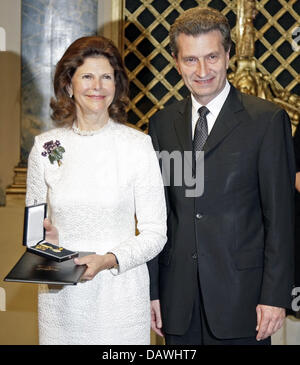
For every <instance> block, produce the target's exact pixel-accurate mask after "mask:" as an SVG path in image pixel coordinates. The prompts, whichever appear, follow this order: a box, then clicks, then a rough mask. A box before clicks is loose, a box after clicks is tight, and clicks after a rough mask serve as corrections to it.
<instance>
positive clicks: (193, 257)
mask: <svg viewBox="0 0 300 365" xmlns="http://www.w3.org/2000/svg"><path fill="white" fill-rule="evenodd" d="M192 259H194V260H196V259H197V254H196V252H194V253H193V254H192Z"/></svg>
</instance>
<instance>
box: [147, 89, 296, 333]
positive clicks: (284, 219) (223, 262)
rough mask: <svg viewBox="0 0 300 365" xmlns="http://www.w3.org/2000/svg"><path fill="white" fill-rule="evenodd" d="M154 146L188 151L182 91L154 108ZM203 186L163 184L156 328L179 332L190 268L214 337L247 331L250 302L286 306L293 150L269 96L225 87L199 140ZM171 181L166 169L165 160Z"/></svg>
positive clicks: (155, 268) (188, 305)
mask: <svg viewBox="0 0 300 365" xmlns="http://www.w3.org/2000/svg"><path fill="white" fill-rule="evenodd" d="M149 134H150V135H151V137H152V140H153V145H154V148H155V150H157V151H168V152H170V153H171V152H172V151H181V152H183V151H191V150H192V137H191V135H192V134H191V99H190V98H188V99H185V100H183V101H180V102H176V103H174V104H173V105H171V106H169V107H166V108H165V109H163V110H162V111H159V112H158V113H156V114H155V115H154V117H153V118H152V119H151V121H150V124H149ZM204 151H205V165H204V193H203V195H202V196H201V197H198V198H187V197H186V196H185V193H186V189H187V188H188V187H187V186H185V185H184V184H183V186H174V184H172V183H171V186H168V187H166V200H167V204H168V241H167V244H166V246H165V248H164V250H163V251H162V252H161V254H160V255H159V257H158V258H156V259H154V260H153V261H151V262H150V263H149V272H150V280H151V297H152V299H160V301H161V309H162V320H163V329H164V331H165V332H166V333H170V334H178V335H179V334H183V333H184V332H185V331H186V330H187V328H188V325H189V321H190V318H191V314H192V307H193V300H194V295H195V290H197V273H198V275H199V280H200V285H201V291H202V295H203V302H204V307H205V312H206V316H207V319H208V323H209V326H210V328H211V330H212V332H213V334H214V335H215V336H216V337H218V338H224V339H225V338H238V337H248V336H255V335H256V331H255V327H256V306H257V304H266V305H272V306H278V307H290V305H291V290H292V285H293V229H294V228H293V216H294V213H293V205H294V201H293V194H294V180H295V168H294V156H293V146H292V138H291V129H290V121H289V118H288V116H287V114H286V112H285V111H284V110H282V109H280V108H279V107H278V106H276V105H275V104H273V103H270V102H267V101H265V100H262V99H259V98H256V97H253V96H249V95H245V94H241V93H240V92H239V91H237V90H236V89H235V88H233V87H231V91H230V93H229V96H228V98H227V99H226V101H225V104H224V106H223V108H222V110H221V112H220V114H219V116H218V118H217V120H216V122H215V125H214V127H213V129H212V131H211V133H210V135H209V137H208V139H207V141H206V144H205V146H204ZM170 174H171V181H172V176H173V174H174V171H172V169H171V173H170Z"/></svg>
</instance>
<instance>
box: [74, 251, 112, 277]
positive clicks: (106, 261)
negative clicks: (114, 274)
mask: <svg viewBox="0 0 300 365" xmlns="http://www.w3.org/2000/svg"><path fill="white" fill-rule="evenodd" d="M74 263H75V264H76V265H86V266H87V269H86V270H85V272H84V274H83V275H82V277H81V280H92V279H93V278H94V277H95V276H96V275H97V274H98V272H100V271H102V270H107V269H111V268H112V267H114V266H115V265H117V259H116V256H115V255H114V254H112V253H107V254H105V255H88V256H84V257H80V258H75V259H74Z"/></svg>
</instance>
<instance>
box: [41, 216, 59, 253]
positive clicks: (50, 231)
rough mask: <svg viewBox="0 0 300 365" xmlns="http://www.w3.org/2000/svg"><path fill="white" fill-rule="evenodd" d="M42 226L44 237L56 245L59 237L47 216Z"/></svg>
mask: <svg viewBox="0 0 300 365" xmlns="http://www.w3.org/2000/svg"><path fill="white" fill-rule="evenodd" d="M44 228H45V230H46V238H45V240H46V241H47V242H50V243H53V244H54V245H57V246H58V242H59V237H58V230H57V228H56V227H54V226H53V225H52V223H51V221H50V219H49V218H45V219H44Z"/></svg>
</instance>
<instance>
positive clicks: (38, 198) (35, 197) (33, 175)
mask: <svg viewBox="0 0 300 365" xmlns="http://www.w3.org/2000/svg"><path fill="white" fill-rule="evenodd" d="M41 159H42V156H41V152H40V151H39V149H38V139H37V137H36V138H35V140H34V145H33V147H32V150H31V152H30V154H29V158H28V169H27V188H26V206H29V205H34V204H41V203H46V199H47V185H46V182H45V178H44V165H43V163H42V160H41Z"/></svg>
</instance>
